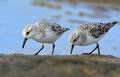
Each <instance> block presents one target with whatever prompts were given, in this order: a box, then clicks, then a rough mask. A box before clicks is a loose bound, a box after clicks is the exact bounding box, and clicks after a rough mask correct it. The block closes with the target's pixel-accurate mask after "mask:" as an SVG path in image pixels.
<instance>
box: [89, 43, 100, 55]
mask: <svg viewBox="0 0 120 77" xmlns="http://www.w3.org/2000/svg"><path fill="white" fill-rule="evenodd" d="M96 44H97V46H96V47H95V48H94V49H93V50H92V51H91V52H90V53H89V54H92V53H93V52H94V51H95V50H96V49H97V48H98V54H99V55H100V49H99V44H98V43H96Z"/></svg>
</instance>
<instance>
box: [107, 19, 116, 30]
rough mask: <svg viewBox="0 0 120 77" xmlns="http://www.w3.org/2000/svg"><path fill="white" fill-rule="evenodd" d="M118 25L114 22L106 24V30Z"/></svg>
mask: <svg viewBox="0 0 120 77" xmlns="http://www.w3.org/2000/svg"><path fill="white" fill-rule="evenodd" d="M117 23H118V21H114V22H109V23H107V24H106V27H107V28H112V27H113V26H114V25H116V24H117Z"/></svg>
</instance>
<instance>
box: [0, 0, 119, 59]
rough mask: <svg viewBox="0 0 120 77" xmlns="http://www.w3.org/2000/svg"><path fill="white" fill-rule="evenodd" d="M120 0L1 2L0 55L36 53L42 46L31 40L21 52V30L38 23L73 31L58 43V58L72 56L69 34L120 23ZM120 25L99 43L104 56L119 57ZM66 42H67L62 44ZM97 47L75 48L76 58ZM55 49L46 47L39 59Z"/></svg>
mask: <svg viewBox="0 0 120 77" xmlns="http://www.w3.org/2000/svg"><path fill="white" fill-rule="evenodd" d="M119 4H120V0H0V54H13V53H17V54H18V53H20V54H29V55H32V54H34V53H36V52H37V51H38V50H39V49H40V48H41V44H40V43H38V42H36V41H34V40H29V41H28V42H27V44H26V47H25V49H22V43H23V36H22V29H23V28H24V26H25V25H27V24H31V23H34V22H36V21H39V20H43V19H44V20H48V21H54V22H57V23H59V24H60V25H61V26H64V27H68V28H70V29H71V30H70V31H68V32H66V33H65V34H64V35H63V36H62V37H61V38H60V39H59V40H57V41H56V49H55V53H54V54H55V55H69V53H70V47H71V45H70V43H69V41H68V37H69V34H70V33H71V31H72V30H74V29H75V28H76V27H77V26H79V25H80V24H84V23H93V22H110V21H116V20H117V21H119V20H120V6H119ZM119 38H120V24H117V25H116V26H114V27H113V28H112V29H111V30H110V31H109V32H108V33H107V34H106V36H105V37H104V38H103V39H102V40H101V41H100V42H99V44H100V49H101V53H102V54H105V55H114V56H116V57H120V43H119V41H120V39H119ZM63 41H64V42H63ZM95 46H96V45H90V46H84V47H83V46H79V47H78V46H76V47H75V49H74V51H73V54H81V53H87V52H90V51H91V50H92V49H93V48H94V47H95ZM51 50H52V45H48V44H47V45H45V48H44V49H43V50H42V51H41V53H40V55H51Z"/></svg>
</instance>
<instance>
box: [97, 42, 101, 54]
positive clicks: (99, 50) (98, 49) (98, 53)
mask: <svg viewBox="0 0 120 77" xmlns="http://www.w3.org/2000/svg"><path fill="white" fill-rule="evenodd" d="M97 46H98V54H99V55H100V47H99V44H98V43H97Z"/></svg>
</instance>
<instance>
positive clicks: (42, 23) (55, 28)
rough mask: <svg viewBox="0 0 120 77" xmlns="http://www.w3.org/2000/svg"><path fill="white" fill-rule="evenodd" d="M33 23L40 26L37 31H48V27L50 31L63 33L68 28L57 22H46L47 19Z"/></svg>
mask: <svg viewBox="0 0 120 77" xmlns="http://www.w3.org/2000/svg"><path fill="white" fill-rule="evenodd" d="M35 25H36V26H38V27H40V28H39V31H48V29H49V30H51V31H54V32H56V33H57V34H63V33H64V32H66V31H67V30H69V29H68V28H64V27H61V26H60V25H59V24H57V23H54V22H48V21H40V22H37V23H36V24H35Z"/></svg>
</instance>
